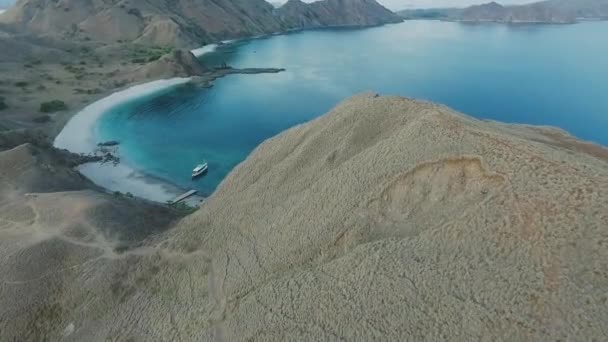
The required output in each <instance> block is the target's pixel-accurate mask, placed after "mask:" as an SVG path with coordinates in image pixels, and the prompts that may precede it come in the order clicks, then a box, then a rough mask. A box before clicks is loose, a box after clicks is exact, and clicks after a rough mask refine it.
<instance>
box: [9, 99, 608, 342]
mask: <svg viewBox="0 0 608 342" xmlns="http://www.w3.org/2000/svg"><path fill="white" fill-rule="evenodd" d="M17 152H18V153H17ZM22 154H23V155H25V156H26V157H27V155H28V154H27V153H24V151H7V152H2V153H0V170H1V171H2V172H1V173H0V189H3V191H4V189H12V188H14V187H18V185H17V184H15V183H16V182H18V181H19V179H20V178H17V177H15V175H17V174H18V172H22V170H27V169H28V168H31V167H34V166H32V165H36V164H32V163H31V161H29V160H30V159H29V157H28V158H22V157H20V156H21V155H22ZM15 156H17V157H19V158H22V159H23V160H24V162H16V161H15V160H17V161H18V160H22V159H19V158H17V157H15ZM11 158H12V159H11ZM15 158H16V159H15ZM3 160H7V161H6V162H3ZM5 185H6V186H5ZM8 185H10V186H8ZM5 193H6V192H5ZM5 193H3V194H5ZM11 196H12V197H10V200H7V199H6V197H5V198H4V199H5V200H3V201H0V210H1V211H2V213H3V215H2V219H3V220H2V226H1V227H2V228H1V229H0V237H1V238H0V257H1V258H2V262H1V263H0V274H2V281H1V282H0V307H2V310H0V315H1V316H0V339H1V340H7V341H10V340H13V339H24V340H43V339H45V338H46V339H49V340H59V339H62V340H66V341H79V340H83V339H86V340H89V341H96V340H100V341H101V340H135V341H150V340H196V341H205V340H224V341H249V340H264V341H285V340H315V341H318V340H419V339H422V340H425V339H427V340H467V341H468V340H492V341H494V340H543V341H544V340H557V339H561V340H585V341H586V340H589V341H590V340H594V339H595V340H603V339H604V336H605V322H606V321H608V309H607V307H606V302H607V300H608V297H607V296H606V291H605V289H606V288H607V287H608V273H607V272H608V271H607V270H608V249H607V248H605V247H606V246H605V245H606V243H608V242H607V240H606V231H605V228H606V224H605V223H606V222H608V213H607V212H606V210H605V208H607V207H608V151H607V150H606V149H605V148H603V147H600V146H595V145H592V144H586V143H582V142H579V141H576V140H575V139H574V138H572V137H569V136H568V135H567V134H565V133H563V132H561V131H559V130H555V129H549V128H535V127H529V126H516V125H506V124H500V123H496V122H488V121H479V120H475V119H472V118H470V117H467V116H465V115H463V114H460V113H457V112H454V111H452V110H450V109H449V108H446V107H444V106H439V105H434V104H431V103H427V102H420V101H414V100H410V99H404V98H399V97H379V96H376V95H372V94H366V95H360V96H357V97H355V98H353V99H350V100H348V101H346V102H344V103H342V104H340V105H339V106H338V107H336V108H335V109H334V110H332V111H331V113H329V114H327V115H325V116H323V117H321V118H319V119H317V120H314V121H312V122H310V123H307V124H304V125H300V126H298V127H294V128H292V129H290V130H288V131H286V132H284V133H282V134H280V135H278V136H276V137H274V138H272V139H270V140H268V141H267V142H265V143H263V144H262V145H261V146H260V147H258V148H257V149H256V150H255V151H254V152H253V153H252V154H251V156H249V158H247V160H246V161H245V162H243V163H242V164H240V165H239V166H237V167H236V168H235V169H234V171H233V172H232V173H231V174H230V175H229V176H228V177H227V178H226V179H225V180H224V182H223V183H222V184H221V185H220V187H219V188H218V190H217V191H216V193H215V194H214V195H213V196H212V197H211V198H209V199H208V200H207V201H206V203H205V204H204V205H203V206H202V207H201V208H200V210H199V211H197V212H196V213H194V214H192V215H191V216H189V217H187V218H185V219H183V220H182V221H180V222H179V223H177V224H175V225H173V228H171V229H169V230H168V231H166V232H164V233H159V234H156V235H152V236H148V237H147V238H146V239H145V240H143V242H140V244H141V247H139V248H134V247H130V248H129V249H127V250H126V251H121V250H120V249H117V248H115V246H116V244H115V243H114V241H115V239H112V238H111V237H112V234H110V233H112V232H114V233H116V232H121V231H122V232H124V231H131V230H132V229H135V230H136V231H138V230H137V229H143V227H147V229H153V228H154V227H157V226H156V225H157V224H158V225H159V226H162V225H163V224H166V223H165V222H164V221H158V222H154V219H153V217H155V216H149V217H147V216H145V215H143V214H144V213H145V212H142V211H137V210H135V209H133V208H132V207H129V206H128V205H127V204H125V202H112V201H111V200H109V199H108V198H107V197H89V196H91V194H90V193H83V192H80V191H79V192H72V193H60V194H58V193H44V194H36V193H28V194H21V193H20V192H17V194H15V193H11ZM104 203H105V204H104ZM109 203H115V204H113V205H111V206H110V204H109ZM116 203H118V204H116ZM100 208H105V209H100ZM108 208H111V209H108ZM112 210H116V211H112ZM152 213H153V212H148V215H152ZM121 215H124V216H121ZM114 217H116V218H124V219H125V221H124V222H123V221H108V219H109V218H114ZM156 217H157V219H158V215H157V216H156ZM162 230H163V229H160V228H159V229H157V230H156V232H159V231H162ZM100 232H105V233H100ZM131 246H132V245H131ZM577 327H581V328H577ZM582 327H584V329H583V328H582Z"/></svg>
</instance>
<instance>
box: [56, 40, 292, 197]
mask: <svg viewBox="0 0 608 342" xmlns="http://www.w3.org/2000/svg"><path fill="white" fill-rule="evenodd" d="M234 41H235V40H227V41H222V42H220V43H218V44H209V45H205V46H203V47H201V48H198V49H194V50H191V51H190V52H191V53H192V54H193V55H195V57H197V59H200V58H201V57H202V56H203V55H205V54H208V53H211V52H213V51H215V49H216V48H217V47H218V46H220V45H222V44H229V43H231V42H234ZM281 71H284V69H280V68H246V69H237V68H231V67H227V68H221V69H213V70H211V71H209V72H208V74H206V75H203V76H192V77H183V78H170V79H160V80H155V81H150V82H145V83H141V84H135V85H132V86H129V87H127V88H124V89H122V90H119V91H117V92H114V93H110V94H109V95H107V96H105V97H101V98H99V99H97V100H96V101H94V102H92V103H89V104H87V105H86V106H85V107H84V108H82V109H80V110H76V111H74V113H75V114H74V115H73V116H72V117H71V118H70V119H69V120H68V121H67V123H66V124H65V125H64V126H63V128H62V129H61V131H60V132H59V134H57V135H56V136H55V137H54V139H53V146H54V147H56V148H58V149H65V150H68V151H70V152H73V153H77V154H83V155H90V154H94V153H95V152H96V150H97V149H98V146H97V144H98V143H99V142H100V140H99V138H98V134H97V132H96V124H97V122H98V121H99V120H100V119H101V117H102V116H103V115H104V114H105V113H107V112H108V111H109V110H111V109H112V108H115V107H116V106H120V105H124V104H126V103H129V102H131V101H136V100H139V99H142V98H146V97H154V96H158V95H162V94H163V93H166V92H169V91H171V90H173V89H175V88H177V87H180V86H183V85H186V84H188V83H197V84H198V86H200V87H202V88H205V87H211V86H212V82H213V81H215V80H217V79H219V78H222V77H224V76H227V75H232V74H258V73H278V72H281ZM119 158H120V159H121V161H120V162H119V163H118V164H116V165H113V164H112V163H103V162H92V163H86V164H82V165H80V166H78V167H77V168H76V170H77V171H78V172H80V173H81V174H82V175H83V176H85V177H86V178H88V179H89V180H91V181H92V182H93V183H95V184H96V185H97V186H99V187H101V188H102V189H104V190H106V191H107V192H109V193H114V192H120V193H130V194H131V195H133V196H136V197H140V198H143V199H145V200H150V201H154V202H159V203H167V202H168V201H170V200H172V199H174V198H175V197H177V196H178V195H180V194H182V193H184V192H186V191H188V190H190V189H185V188H182V187H180V186H178V185H176V184H174V183H172V182H171V181H170V180H166V179H161V178H159V177H156V176H154V175H150V174H148V173H146V172H145V170H142V169H141V168H137V167H136V166H134V165H132V164H131V163H130V162H129V160H128V159H126V158H123V156H120V155H119ZM203 199H204V197H203V196H199V195H196V196H193V197H191V198H189V199H188V200H186V201H185V202H186V203H187V204H189V205H191V206H195V205H197V204H198V203H199V202H201V201H202V200H203Z"/></svg>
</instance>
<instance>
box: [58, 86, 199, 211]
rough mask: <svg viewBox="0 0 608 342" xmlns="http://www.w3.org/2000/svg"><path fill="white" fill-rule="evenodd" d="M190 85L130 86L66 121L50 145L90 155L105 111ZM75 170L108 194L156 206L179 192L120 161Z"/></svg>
mask: <svg viewBox="0 0 608 342" xmlns="http://www.w3.org/2000/svg"><path fill="white" fill-rule="evenodd" d="M190 81H191V79H190V78H173V79H169V80H158V81H152V82H148V83H143V84H139V85H136V86H132V87H130V88H127V89H125V90H122V91H119V92H116V93H113V94H111V95H109V96H107V97H105V98H102V99H101V100H98V101H96V102H93V103H91V104H89V105H88V106H86V107H85V108H84V109H82V110H81V111H79V112H78V113H76V115H74V116H73V117H72V119H70V121H69V122H68V123H67V124H66V125H65V127H64V128H63V129H62V130H61V132H60V133H59V135H57V137H56V138H55V141H54V142H53V145H54V146H55V147H56V148H60V149H66V150H68V151H70V152H74V153H80V154H90V153H94V152H95V149H96V148H97V143H98V141H97V139H96V137H97V134H96V132H95V129H96V123H97V122H98V120H99V119H100V118H101V117H102V116H103V115H104V114H106V113H107V112H108V111H109V110H111V109H112V108H115V107H116V106H120V105H124V104H125V103H128V102H131V101H134V100H137V99H140V98H142V97H148V96H155V95H159V94H163V93H165V92H168V91H171V90H172V89H174V88H175V87H178V86H181V85H184V84H186V83H188V82H190ZM77 169H78V171H79V172H80V173H82V174H83V175H84V176H85V177H87V178H89V179H90V180H91V181H92V182H93V183H95V184H97V185H99V186H101V187H103V188H105V189H106V190H108V191H110V192H115V191H118V192H124V193H126V192H130V193H131V194H133V195H135V196H137V197H141V198H145V199H148V200H152V201H156V202H161V203H164V202H166V201H168V200H171V199H172V198H174V197H175V196H176V195H178V194H179V193H180V192H181V191H182V189H180V188H179V187H177V186H174V185H172V184H170V183H169V182H164V181H162V180H159V179H156V178H154V177H151V176H149V175H147V174H144V173H143V172H141V171H138V170H137V169H136V168H134V167H132V166H130V165H129V163H128V162H124V161H123V162H121V163H120V164H118V165H111V164H110V163H108V164H102V163H88V164H83V165H81V166H79V167H78V168H77Z"/></svg>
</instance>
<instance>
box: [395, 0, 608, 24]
mask: <svg viewBox="0 0 608 342" xmlns="http://www.w3.org/2000/svg"><path fill="white" fill-rule="evenodd" d="M399 15H401V16H402V17H404V18H406V19H442V20H456V21H464V22H504V23H555V24H568V23H575V22H576V21H577V20H579V19H608V0H576V1H573V0H547V1H541V2H536V3H532V4H527V5H517V6H503V5H501V4H499V3H497V2H490V3H487V4H483V5H475V6H471V7H467V8H464V9H423V10H406V11H401V12H399Z"/></svg>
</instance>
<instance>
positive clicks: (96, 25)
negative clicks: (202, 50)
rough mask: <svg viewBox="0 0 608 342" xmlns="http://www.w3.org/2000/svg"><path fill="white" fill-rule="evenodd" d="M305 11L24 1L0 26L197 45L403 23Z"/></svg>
mask: <svg viewBox="0 0 608 342" xmlns="http://www.w3.org/2000/svg"><path fill="white" fill-rule="evenodd" d="M305 7H310V8H311V11H312V12H311V13H313V14H314V16H313V17H312V18H308V17H307V16H308V15H309V14H310V13H309V12H308V11H303V12H298V11H286V10H282V9H278V10H277V9H275V8H274V7H273V6H272V5H270V4H269V3H267V2H266V1H264V0H230V1H229V0H215V1H211V0H205V1H191V0H172V1H165V0H129V1H126V0H121V1H119V0H19V1H18V2H17V3H16V4H15V6H13V7H12V8H10V9H9V10H8V11H7V12H6V13H4V14H3V15H2V16H1V17H0V24H4V25H5V26H7V27H8V28H10V29H12V30H14V31H18V32H21V31H27V32H35V33H39V34H57V35H63V36H64V37H66V39H67V38H69V39H82V40H99V41H104V42H116V41H129V42H134V43H141V44H147V45H160V46H173V47H196V46H201V45H203V44H205V43H208V42H214V41H219V40H223V39H230V38H237V37H244V36H255V35H262V34H269V33H275V32H282V31H284V30H287V29H297V28H303V27H304V24H307V23H309V24H311V25H307V26H313V25H312V24H313V23H315V25H314V26H338V25H349V26H351V25H356V26H364V25H365V26H366V25H377V24H383V23H389V22H394V21H396V20H399V19H398V18H397V17H396V15H394V14H393V13H392V12H390V11H388V10H386V9H385V8H384V7H382V6H380V5H378V3H376V2H375V0H324V1H320V2H318V3H314V4H310V5H305ZM281 13H283V14H281ZM316 23H319V24H318V25H317V24H316Z"/></svg>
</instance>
